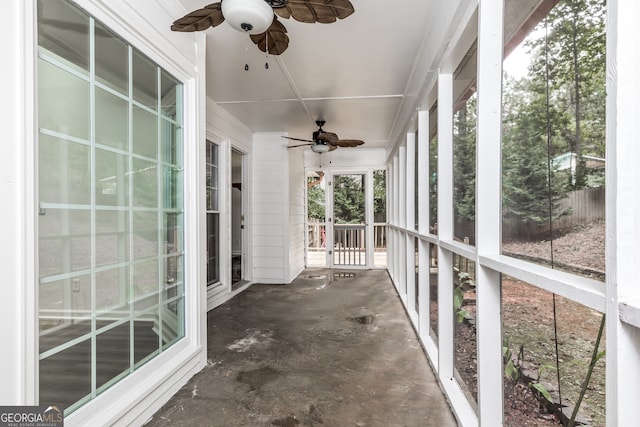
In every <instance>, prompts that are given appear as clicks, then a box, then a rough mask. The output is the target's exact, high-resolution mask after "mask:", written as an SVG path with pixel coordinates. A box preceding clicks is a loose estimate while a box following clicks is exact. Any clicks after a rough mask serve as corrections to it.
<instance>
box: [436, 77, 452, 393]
mask: <svg viewBox="0 0 640 427" xmlns="http://www.w3.org/2000/svg"><path fill="white" fill-rule="evenodd" d="M452 166H453V75H452V74H441V75H440V76H439V78H438V237H439V238H440V240H444V241H452V240H453V203H452V200H453V167H452ZM438 343H439V346H438V348H439V352H438V366H439V370H438V372H439V374H440V380H441V381H442V382H443V383H448V382H452V381H453V380H454V379H453V354H454V352H453V351H454V347H453V254H452V253H451V252H450V251H448V250H445V249H443V247H442V246H439V247H438Z"/></svg>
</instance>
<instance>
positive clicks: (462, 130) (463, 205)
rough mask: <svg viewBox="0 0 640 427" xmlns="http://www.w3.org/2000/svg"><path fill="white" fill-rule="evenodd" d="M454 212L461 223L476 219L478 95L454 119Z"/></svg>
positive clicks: (469, 100) (470, 99)
mask: <svg viewBox="0 0 640 427" xmlns="http://www.w3.org/2000/svg"><path fill="white" fill-rule="evenodd" d="M453 177H454V178H453V209H454V218H456V219H457V220H459V221H473V220H475V216H476V95H475V94H474V95H473V96H472V97H471V98H469V99H468V100H467V102H466V103H465V104H464V105H463V106H462V108H461V109H460V110H459V111H457V112H456V113H455V114H454V117H453Z"/></svg>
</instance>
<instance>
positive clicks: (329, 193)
mask: <svg viewBox="0 0 640 427" xmlns="http://www.w3.org/2000/svg"><path fill="white" fill-rule="evenodd" d="M376 169H377V168H376ZM373 171H374V168H359V169H342V168H341V169H333V170H327V171H325V179H326V180H327V188H326V191H325V206H326V210H325V229H326V248H327V251H326V252H327V254H326V266H327V267H328V268H331V269H334V268H339V269H369V268H372V267H373V266H374V258H373V257H374V246H375V245H374V244H373ZM337 175H363V176H364V226H365V233H364V235H365V242H364V244H365V263H364V264H363V265H345V264H336V263H335V257H334V236H335V234H334V211H333V208H334V206H333V196H334V191H333V190H334V186H333V184H334V179H335V177H336V176H337Z"/></svg>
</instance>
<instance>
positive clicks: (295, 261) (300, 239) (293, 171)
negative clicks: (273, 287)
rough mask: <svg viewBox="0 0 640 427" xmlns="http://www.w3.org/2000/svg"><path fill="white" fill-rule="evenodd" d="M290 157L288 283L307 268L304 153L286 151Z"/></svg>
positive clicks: (301, 151)
mask: <svg viewBox="0 0 640 427" xmlns="http://www.w3.org/2000/svg"><path fill="white" fill-rule="evenodd" d="M286 151H287V154H288V157H289V256H288V259H287V277H286V278H287V283H289V282H291V281H292V280H293V279H295V278H296V276H297V275H298V274H300V273H301V272H302V270H304V267H305V258H304V254H305V233H306V221H305V200H306V199H305V196H306V188H305V185H306V184H305V183H306V179H305V173H304V151H303V150H286Z"/></svg>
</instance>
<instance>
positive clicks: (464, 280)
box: [453, 272, 475, 323]
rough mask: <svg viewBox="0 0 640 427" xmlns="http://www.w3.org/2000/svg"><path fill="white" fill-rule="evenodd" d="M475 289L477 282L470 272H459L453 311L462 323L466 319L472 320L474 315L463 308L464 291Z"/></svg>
mask: <svg viewBox="0 0 640 427" xmlns="http://www.w3.org/2000/svg"><path fill="white" fill-rule="evenodd" d="M470 289H475V283H474V282H473V279H471V275H469V273H464V272H460V273H458V283H457V284H456V286H455V287H454V288H453V312H454V314H455V316H456V322H457V323H462V322H464V320H465V319H466V320H471V319H473V316H472V315H471V313H469V312H468V311H467V310H465V309H464V308H462V304H463V302H464V292H465V291H467V290H470Z"/></svg>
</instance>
